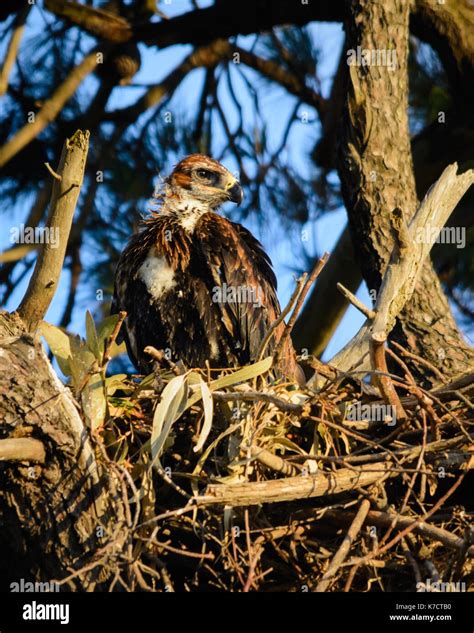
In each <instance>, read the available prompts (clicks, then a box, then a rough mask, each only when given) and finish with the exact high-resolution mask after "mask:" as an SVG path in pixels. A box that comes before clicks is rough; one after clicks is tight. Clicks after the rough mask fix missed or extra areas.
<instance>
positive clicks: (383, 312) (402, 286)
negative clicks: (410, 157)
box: [331, 163, 474, 371]
mask: <svg viewBox="0 0 474 633" xmlns="http://www.w3.org/2000/svg"><path fill="white" fill-rule="evenodd" d="M473 183H474V170H472V169H471V170H469V171H466V172H464V173H463V174H461V175H458V174H457V164H456V163H453V164H452V165H449V166H448V167H446V169H445V170H444V171H443V173H442V174H441V176H440V177H439V179H438V180H437V181H436V183H435V184H434V185H433V186H432V187H431V189H430V190H429V191H428V193H427V194H426V196H425V198H424V199H423V201H422V203H421V204H420V206H419V207H418V210H417V212H416V213H415V215H414V216H413V219H412V220H411V222H410V224H409V225H408V235H407V236H406V239H405V240H404V242H406V241H407V243H406V244H405V243H404V247H403V248H399V247H398V246H396V247H395V249H394V251H393V253H392V257H391V260H390V263H389V265H388V266H387V269H386V271H385V274H384V277H383V280H382V284H381V287H380V291H379V293H378V297H377V302H376V305H375V307H374V311H375V313H376V314H375V318H374V319H373V321H370V320H367V321H366V322H365V323H364V324H363V325H362V327H361V329H360V330H359V332H358V333H357V334H356V336H355V337H354V338H353V339H352V340H351V341H350V342H349V343H348V344H347V345H346V346H345V347H344V348H343V349H342V350H341V351H340V352H338V354H336V356H335V357H334V358H333V359H332V360H331V364H332V365H334V366H336V367H337V368H338V369H342V370H346V371H347V370H348V369H349V368H350V367H352V366H353V365H354V364H356V363H357V361H358V360H359V359H360V358H361V357H363V356H364V355H365V354H366V353H367V351H368V349H369V344H370V339H371V336H372V332H384V333H385V334H386V335H387V336H388V334H389V333H390V332H391V331H392V329H393V327H394V325H395V321H396V318H397V316H398V315H399V314H400V312H401V311H402V309H403V307H404V306H405V304H406V303H407V302H408V301H409V299H410V297H411V296H412V294H413V291H414V289H415V285H416V283H417V281H418V279H419V277H420V275H421V272H422V267H423V262H424V261H425V260H426V258H427V256H428V254H429V252H430V250H431V248H432V246H433V244H434V241H435V239H436V237H437V236H438V234H439V232H440V230H441V229H442V228H443V226H444V225H445V223H446V221H447V220H448V218H449V216H450V215H451V213H452V212H453V211H454V209H455V208H456V205H457V204H458V202H459V201H460V199H461V198H462V196H463V195H464V194H465V193H466V191H467V190H468V189H469V187H470V186H471V184H473Z"/></svg>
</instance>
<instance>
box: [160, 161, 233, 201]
mask: <svg viewBox="0 0 474 633" xmlns="http://www.w3.org/2000/svg"><path fill="white" fill-rule="evenodd" d="M166 183H167V187H168V192H169V193H170V194H171V195H172V196H173V197H175V198H177V199H178V200H180V201H186V200H188V199H192V200H197V201H199V202H201V203H202V204H203V205H205V206H206V207H208V208H209V209H217V208H218V207H220V205H221V204H223V203H224V202H226V201H228V200H230V201H231V202H235V203H236V204H240V203H241V202H242V198H243V192H242V187H241V185H240V182H239V181H238V180H237V178H235V176H233V175H232V174H231V172H230V171H229V170H228V169H226V168H225V167H224V166H223V165H221V164H220V163H218V162H217V161H216V160H213V159H212V158H209V157H208V156H204V155H203V154H191V155H190V156H186V158H183V160H181V161H180V162H179V163H178V164H177V165H176V167H175V168H174V170H173V172H172V173H171V175H170V176H168V178H167V179H166Z"/></svg>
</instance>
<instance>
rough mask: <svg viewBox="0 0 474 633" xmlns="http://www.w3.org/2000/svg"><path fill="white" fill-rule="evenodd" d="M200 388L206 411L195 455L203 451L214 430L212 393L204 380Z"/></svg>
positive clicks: (201, 381)
mask: <svg viewBox="0 0 474 633" xmlns="http://www.w3.org/2000/svg"><path fill="white" fill-rule="evenodd" d="M199 388H200V390H201V397H202V404H203V409H204V422H203V425H202V429H201V433H200V434H199V438H198V441H197V443H196V446H195V447H194V452H195V453H197V452H199V451H200V450H201V449H202V447H203V446H204V443H205V441H206V440H207V437H208V435H209V433H210V430H211V428H212V420H213V411H214V406H213V405H214V402H213V400H212V394H211V391H210V389H209V387H208V386H207V384H206V383H205V382H204V380H203V379H202V378H201V380H200V383H199Z"/></svg>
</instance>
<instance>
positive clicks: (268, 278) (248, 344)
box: [195, 213, 280, 362]
mask: <svg viewBox="0 0 474 633" xmlns="http://www.w3.org/2000/svg"><path fill="white" fill-rule="evenodd" d="M195 238H196V242H195V243H196V246H197V248H198V249H199V251H200V253H201V256H202V258H203V260H204V261H203V262H202V263H203V264H204V266H205V268H206V269H207V270H208V271H209V275H208V279H207V281H206V283H207V286H208V292H209V294H210V296H211V301H212V303H213V304H214V305H215V309H216V310H217V311H219V313H220V321H221V323H222V325H221V327H222V328H223V332H222V333H223V335H225V337H226V339H227V341H228V346H229V348H230V349H231V350H234V353H235V355H236V356H237V358H238V360H239V361H240V362H249V360H254V359H255V358H256V356H257V352H258V350H259V348H260V344H261V342H262V340H263V338H264V336H265V333H266V331H267V330H268V327H269V326H270V325H271V323H272V322H273V321H274V320H275V319H276V318H277V317H278V315H279V313H280V307H279V304H278V299H277V295H276V278H275V275H274V273H273V270H272V268H271V262H270V259H269V258H268V256H267V255H266V253H265V252H264V250H263V248H262V246H261V244H260V243H259V242H258V241H257V240H256V239H255V238H254V237H253V236H252V234H251V233H250V232H249V231H247V229H245V228H244V227H243V226H241V225H239V224H236V223H233V222H230V221H229V220H226V219H225V218H222V217H221V216H218V215H216V214H214V213H209V214H206V215H205V216H203V218H202V220H201V222H200V223H199V224H198V226H197V227H196V235H195Z"/></svg>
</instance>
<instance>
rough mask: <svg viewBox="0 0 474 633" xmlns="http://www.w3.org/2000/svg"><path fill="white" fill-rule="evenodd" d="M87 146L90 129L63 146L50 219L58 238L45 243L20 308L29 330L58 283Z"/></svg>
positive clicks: (42, 311) (31, 329) (54, 185)
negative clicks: (59, 177)
mask: <svg viewBox="0 0 474 633" xmlns="http://www.w3.org/2000/svg"><path fill="white" fill-rule="evenodd" d="M88 149H89V132H87V131H86V132H81V131H80V130H78V131H77V132H76V133H75V134H74V135H73V136H72V137H71V138H70V139H67V140H66V142H65V143H64V146H63V151H62V154H61V160H60V162H59V167H58V173H59V174H60V176H61V180H60V181H59V180H55V181H54V184H53V191H52V195H51V204H50V210H49V217H48V221H47V229H49V235H50V236H51V235H54V238H55V241H54V243H51V240H49V241H47V242H46V243H44V244H43V246H42V249H41V251H40V254H39V256H38V260H37V262H36V266H35V270H34V272H33V275H32V277H31V279H30V283H29V285H28V289H27V291H26V294H25V296H24V298H23V300H22V302H21V304H20V306H19V308H18V313H19V315H20V317H21V318H22V319H23V321H24V322H25V324H26V325H27V328H28V329H29V331H34V330H35V329H36V327H37V325H38V323H39V321H41V319H43V318H44V316H45V314H46V311H47V310H48V308H49V305H50V303H51V300H52V298H53V296H54V293H55V291H56V288H57V285H58V282H59V276H60V274H61V270H62V266H63V262H64V256H65V253H66V247H67V242H68V238H69V232H70V230H71V224H72V219H73V216H74V210H75V208H76V203H77V199H78V197H79V193H80V190H81V186H82V179H83V177H84V169H85V165H86V158H87V152H88ZM53 232H54V233H53Z"/></svg>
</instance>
